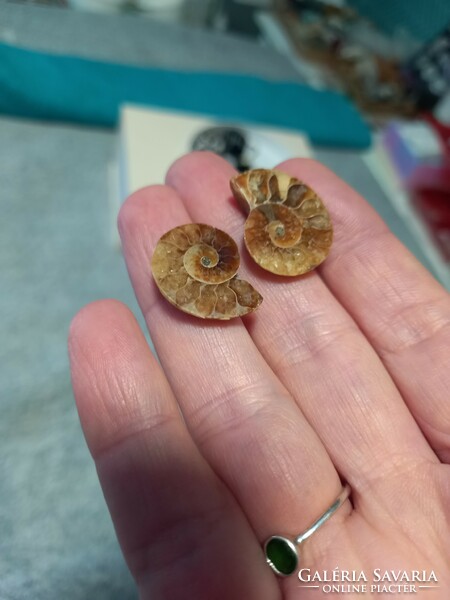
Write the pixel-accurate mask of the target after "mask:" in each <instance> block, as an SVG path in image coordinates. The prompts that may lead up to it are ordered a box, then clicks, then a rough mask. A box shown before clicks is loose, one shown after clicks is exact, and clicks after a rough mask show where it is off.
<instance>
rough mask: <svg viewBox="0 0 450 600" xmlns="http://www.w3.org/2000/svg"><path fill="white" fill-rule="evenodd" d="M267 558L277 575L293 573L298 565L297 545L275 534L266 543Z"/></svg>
mask: <svg viewBox="0 0 450 600" xmlns="http://www.w3.org/2000/svg"><path fill="white" fill-rule="evenodd" d="M264 551H265V553H266V559H267V562H268V563H269V565H270V566H271V567H272V569H273V570H274V571H275V573H277V575H292V573H294V572H295V570H296V569H297V566H298V553H297V548H296V547H295V545H294V544H293V543H292V542H291V541H290V540H288V539H287V538H284V537H281V536H278V535H274V536H273V537H271V538H269V539H268V540H267V542H266V543H265V544H264Z"/></svg>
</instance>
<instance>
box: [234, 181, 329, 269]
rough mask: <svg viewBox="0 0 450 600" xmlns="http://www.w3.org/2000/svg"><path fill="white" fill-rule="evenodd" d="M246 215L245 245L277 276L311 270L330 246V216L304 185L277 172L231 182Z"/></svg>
mask: <svg viewBox="0 0 450 600" xmlns="http://www.w3.org/2000/svg"><path fill="white" fill-rule="evenodd" d="M230 185H231V190H232V192H233V194H234V196H235V198H236V199H237V201H238V203H239V205H240V206H241V207H242V208H243V209H244V210H245V211H246V212H247V213H249V214H248V217H247V220H246V222H245V232H244V240H245V245H246V246H247V249H248V251H249V253H250V255H251V256H252V258H253V260H254V261H255V262H256V263H258V265H260V266H261V267H262V268H263V269H266V270H267V271H270V272H271V273H276V274H277V275H288V276H295V275H301V274H303V273H307V272H308V271H312V269H314V268H315V267H317V266H318V265H320V263H321V262H323V261H324V260H325V258H326V257H327V256H328V253H329V251H330V247H331V243H332V241H333V226H332V223H331V219H330V215H329V214H328V211H327V209H326V208H325V206H324V204H323V202H322V200H321V199H320V198H319V197H318V195H317V194H316V192H315V191H314V190H312V189H311V188H310V187H309V186H308V185H306V183H303V182H302V181H300V180H298V179H295V178H294V177H291V176H290V175H287V174H286V173H282V172H281V171H273V170H266V169H253V170H251V171H246V172H245V173H241V174H240V175H236V176H235V177H233V178H232V179H231V182H230Z"/></svg>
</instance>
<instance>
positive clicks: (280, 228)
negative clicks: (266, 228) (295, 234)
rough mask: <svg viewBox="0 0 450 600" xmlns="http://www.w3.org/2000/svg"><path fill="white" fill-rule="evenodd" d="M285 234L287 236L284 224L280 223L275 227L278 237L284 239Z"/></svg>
mask: <svg viewBox="0 0 450 600" xmlns="http://www.w3.org/2000/svg"><path fill="white" fill-rule="evenodd" d="M284 234H285V229H284V225H283V224H282V223H280V224H279V225H277V226H276V227H275V235H276V236H277V237H283V235H284Z"/></svg>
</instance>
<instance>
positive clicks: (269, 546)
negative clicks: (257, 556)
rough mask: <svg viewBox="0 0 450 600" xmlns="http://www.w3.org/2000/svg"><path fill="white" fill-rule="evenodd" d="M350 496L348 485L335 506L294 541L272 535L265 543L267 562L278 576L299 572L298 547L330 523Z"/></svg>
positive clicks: (334, 503)
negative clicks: (326, 523) (330, 519)
mask: <svg viewBox="0 0 450 600" xmlns="http://www.w3.org/2000/svg"><path fill="white" fill-rule="evenodd" d="M349 496H350V486H349V485H348V484H346V485H344V487H343V488H342V491H341V493H340V494H339V496H338V497H337V498H336V500H335V501H334V502H333V504H332V505H331V506H330V507H329V508H327V510H326V511H325V512H324V513H323V514H322V515H321V516H320V517H319V518H318V519H317V521H314V523H313V524H312V525H311V526H310V527H308V529H306V530H305V531H304V532H303V533H300V534H299V535H297V536H296V537H295V538H294V539H293V540H290V539H289V538H286V537H283V536H281V535H272V536H271V537H270V538H269V539H268V540H266V541H265V543H264V554H265V555H266V561H267V563H268V564H269V565H270V567H271V568H272V570H273V571H274V572H275V573H276V574H277V575H279V576H280V577H287V576H289V575H292V573H294V572H295V571H296V570H297V568H298V563H299V560H300V557H299V551H298V546H300V544H302V543H303V542H304V541H305V540H306V539H307V538H309V536H310V535H312V534H313V533H314V532H315V531H317V530H318V529H319V527H321V526H322V525H323V524H324V523H325V522H326V521H328V519H329V518H330V517H331V516H332V515H334V513H335V512H336V511H337V510H338V508H340V507H341V506H342V505H343V503H344V502H345V501H346V500H347V498H348V497H349Z"/></svg>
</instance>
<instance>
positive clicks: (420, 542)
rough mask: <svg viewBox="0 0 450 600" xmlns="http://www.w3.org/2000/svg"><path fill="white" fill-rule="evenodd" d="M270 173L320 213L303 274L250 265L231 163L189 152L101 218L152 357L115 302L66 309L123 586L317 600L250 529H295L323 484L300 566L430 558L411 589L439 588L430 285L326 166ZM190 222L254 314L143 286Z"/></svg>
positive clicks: (434, 303)
mask: <svg viewBox="0 0 450 600" xmlns="http://www.w3.org/2000/svg"><path fill="white" fill-rule="evenodd" d="M277 168H279V169H280V170H282V171H286V172H287V173H289V174H291V175H292V176H295V177H298V178H300V179H302V180H304V181H306V183H307V184H308V185H310V186H311V187H312V188H313V189H315V190H316V191H317V193H318V194H319V195H320V196H321V197H322V198H323V200H324V202H325V204H326V206H327V208H328V209H329V211H330V214H331V217H332V220H333V224H334V231H335V237H334V243H333V247H332V250H331V253H330V255H329V257H328V258H327V260H326V261H325V262H324V263H323V265H322V266H321V267H320V268H319V269H318V270H316V271H314V272H312V273H309V274H308V275H306V276H303V277H299V278H295V279H293V280H292V279H289V280H287V279H285V278H280V277H277V276H275V275H271V274H270V273H267V272H264V271H263V270H261V269H260V268H259V267H258V266H257V265H255V264H254V263H253V262H252V261H251V259H250V258H249V257H248V254H247V253H246V251H245V249H244V248H243V244H242V230H243V223H244V221H245V216H244V215H243V214H242V212H241V211H240V210H239V209H238V207H237V205H236V202H235V201H233V200H232V199H231V198H230V192H229V179H230V177H231V176H233V174H234V172H233V169H232V168H231V167H230V166H229V165H228V164H227V163H226V162H224V161H223V160H221V159H220V158H218V157H215V156H213V155H210V154H208V153H195V154H191V155H188V156H186V157H183V158H181V159H180V160H178V161H177V162H176V163H175V164H174V165H173V166H172V167H171V169H170V170H169V172H168V175H167V180H166V185H164V186H152V187H148V188H145V189H142V190H139V191H138V192H136V193H134V194H133V195H132V196H131V197H130V198H129V199H128V200H127V201H126V202H125V204H124V206H123V208H122V209H121V212H120V216H119V231H120V234H121V238H122V244H123V251H124V255H125V260H126V263H127V267H128V272H129V275H130V279H131V282H132V285H133V287H134V290H135V293H136V296H137V299H138V301H139V304H140V307H141V309H142V312H143V314H144V316H145V320H146V322H147V325H148V329H149V332H150V334H151V337H152V339H153V341H154V344H155V348H156V350H157V352H158V357H159V360H160V364H159V363H158V361H157V360H156V358H155V357H154V356H153V355H152V353H151V351H150V350H149V348H148V345H147V343H146V341H145V338H144V335H143V333H142V332H141V330H140V328H139V326H138V325H137V323H136V320H135V318H134V317H133V315H132V313H131V312H130V310H129V309H128V308H127V307H126V306H124V305H122V304H121V303H119V302H116V301H113V300H103V301H100V302H96V303H94V304H91V305H89V306H87V307H85V308H83V309H82V310H81V312H80V313H79V314H78V315H77V316H76V317H75V318H74V320H73V323H72V326H71V330H70V338H69V349H70V358H71V365H72V378H73V387H74V392H75V397H76V402H77V406H78V411H79V415H80V420H81V423H82V426H83V430H84V433H85V436H86V440H87V443H88V446H89V448H90V451H91V453H92V456H93V458H94V460H95V463H96V467H97V470H98V475H99V479H100V482H101V485H102V487H103V491H104V495H105V498H106V501H107V504H108V508H109V510H110V513H111V516H112V519H113V521H114V525H115V528H116V531H117V536H118V539H119V541H120V544H121V547H122V550H123V553H124V556H125V558H126V561H127V563H128V565H129V568H130V570H131V572H132V574H133V576H134V578H135V580H136V583H137V586H138V589H139V593H140V597H141V598H142V599H147V598H148V599H151V600H159V599H164V600H165V599H170V600H178V599H181V598H183V599H186V598H192V599H194V598H195V600H202V599H205V600H222V599H223V600H230V599H236V600H238V599H245V600H279V599H281V598H286V599H294V598H295V599H297V598H298V599H301V600H309V599H317V598H318V597H319V596H322V592H320V591H318V590H317V589H311V588H301V587H300V584H301V582H299V580H298V578H297V577H296V576H295V575H294V576H292V577H290V578H286V579H279V578H277V577H275V576H274V574H273V573H272V572H271V570H270V569H269V567H268V566H267V565H266V564H265V561H264V557H263V554H262V550H261V543H262V542H263V541H264V540H265V539H266V538H267V537H269V536H270V535H273V534H285V535H288V536H289V537H293V536H295V535H296V534H298V533H300V532H301V531H302V530H304V529H306V528H307V527H308V526H309V525H310V524H311V523H312V522H313V521H314V520H315V519H316V518H317V517H318V516H319V515H320V514H321V513H322V512H323V511H324V510H326V508H327V507H328V506H329V505H330V504H331V503H332V502H333V500H334V499H335V498H336V496H337V495H338V494H339V492H340V490H341V480H343V481H347V482H348V483H349V484H350V485H351V488H352V494H351V498H350V500H348V501H346V502H345V504H344V505H343V506H342V508H340V509H339V511H338V512H337V513H335V515H334V516H333V517H332V518H331V519H330V520H329V521H328V522H327V523H326V524H325V525H324V526H323V527H322V528H320V529H319V530H318V531H317V532H316V533H315V534H314V535H313V536H312V537H311V538H310V539H309V540H307V541H306V542H305V544H304V545H303V546H302V549H301V552H302V557H301V561H302V567H303V568H309V569H311V570H312V571H313V572H314V571H316V570H317V571H322V570H324V569H327V570H329V571H332V570H333V569H335V568H336V567H338V568H339V569H342V570H350V571H351V570H356V571H358V572H359V571H360V570H364V571H365V573H366V574H367V576H368V577H369V578H370V576H371V573H372V570H373V569H376V568H379V569H381V570H382V571H384V570H391V569H394V570H399V569H400V570H403V569H405V570H407V571H410V570H412V569H417V570H420V571H422V570H428V571H431V570H433V571H434V572H435V574H436V576H437V578H438V579H439V584H438V585H439V588H438V589H436V590H433V591H430V590H418V593H417V594H416V595H415V596H414V597H419V598H422V597H424V598H430V599H431V600H436V599H438V598H439V599H441V598H442V599H447V598H448V591H449V590H450V471H449V465H448V463H449V462H450V402H449V389H450V369H449V368H448V356H449V347H450V327H449V322H450V303H449V297H448V295H447V293H446V292H445V290H444V289H443V288H442V287H441V286H440V285H439V284H438V283H437V282H436V281H435V280H434V279H433V278H432V276H431V275H430V274H429V273H428V272H427V271H426V270H425V269H424V268H423V267H422V266H421V265H420V264H419V263H418V262H417V261H416V260H415V258H414V257H413V256H412V255H411V254H410V253H409V252H408V251H407V250H406V249H405V248H404V246H402V244H401V243H400V242H399V241H398V240H397V239H396V238H395V237H394V236H393V235H392V234H391V233H390V231H389V230H388V228H387V227H386V225H385V224H384V223H383V222H382V221H381V219H380V218H379V217H378V215H377V214H376V213H375V212H374V211H373V209H372V208H371V207H370V206H369V205H368V204H367V203H366V202H365V201H364V200H363V199H362V198H361V197H360V196H359V195H358V194H357V193H356V192H355V191H353V190H352V189H350V188H349V187H348V186H347V185H346V184H345V183H344V182H342V181H341V180H340V179H338V178H337V177H336V176H335V175H334V174H333V173H331V172H330V171H328V170H327V169H326V168H325V167H323V166H321V165H320V164H318V163H316V162H314V161H311V160H306V159H296V160H290V161H287V162H285V163H283V164H281V165H279V166H278V167H277ZM190 221H193V222H205V221H206V222H208V223H211V224H216V225H218V226H220V228H221V229H223V230H225V231H227V232H228V233H229V234H230V235H231V236H232V237H233V238H234V239H235V240H236V241H237V242H238V244H239V246H240V249H241V256H242V259H241V267H240V273H241V275H242V277H243V278H245V279H247V280H248V281H250V282H251V283H252V284H253V285H255V287H257V289H258V290H259V291H260V292H261V293H262V295H263V297H264V302H263V303H262V305H261V307H260V308H259V309H258V311H257V312H256V313H254V314H252V315H249V316H247V317H245V318H244V319H243V320H241V319H235V320H233V321H230V322H226V323H223V322H205V321H199V320H197V319H195V318H194V317H190V316H189V315H186V314H183V313H181V312H179V311H178V310H177V309H176V308H174V307H173V306H171V305H170V304H169V303H168V302H167V301H166V300H164V299H163V297H162V296H161V294H160V293H159V291H158V289H157V287H156V285H155V284H154V281H153V279H152V276H151V271H150V262H151V256H152V252H153V249H154V247H155V245H156V243H157V241H158V239H159V238H160V236H161V235H162V234H163V233H165V232H166V231H168V230H169V229H171V228H172V227H175V226H178V225H182V224H184V223H187V222H190ZM446 363H447V367H446ZM330 595H332V594H330ZM346 597H347V598H360V597H361V595H357V594H346ZM364 597H365V598H366V597H368V598H370V597H374V598H375V597H376V598H381V597H388V596H387V595H386V596H385V595H382V594H376V595H375V594H372V595H371V594H370V593H368V594H366V595H365V596H364ZM389 597H390V598H395V597H402V598H403V597H407V596H405V595H404V594H403V595H401V596H400V595H398V596H397V594H395V593H394V594H390V595H389Z"/></svg>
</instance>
